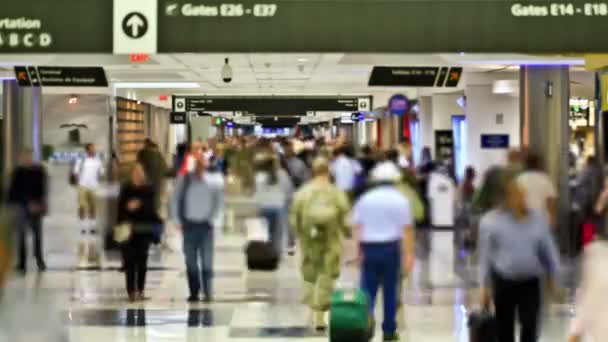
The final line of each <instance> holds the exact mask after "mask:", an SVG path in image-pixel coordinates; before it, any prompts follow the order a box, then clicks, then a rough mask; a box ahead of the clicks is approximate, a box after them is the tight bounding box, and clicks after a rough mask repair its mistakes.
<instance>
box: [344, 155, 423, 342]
mask: <svg viewBox="0 0 608 342" xmlns="http://www.w3.org/2000/svg"><path fill="white" fill-rule="evenodd" d="M400 179H401V171H400V170H399V169H398V168H397V166H395V165H394V164H393V163H381V164H379V165H378V166H376V167H375V168H374V169H373V170H372V172H371V182H372V183H374V185H375V186H374V187H373V188H372V189H371V190H369V191H368V192H366V193H365V194H363V195H362V196H361V197H360V198H359V199H358V200H357V202H356V203H355V205H354V207H353V211H352V223H353V225H354V226H355V234H356V237H357V239H358V242H359V257H360V258H361V272H362V274H361V288H362V289H363V290H364V291H365V292H366V293H367V295H368V296H369V299H370V308H369V309H370V314H371V316H372V317H373V315H374V307H375V304H376V295H377V292H378V289H379V288H380V286H382V293H383V294H384V303H383V304H384V323H383V324H382V330H383V332H384V341H398V340H399V335H398V333H397V318H396V317H397V306H398V302H399V299H398V296H399V293H400V291H399V284H400V277H401V272H402V270H403V271H405V272H408V273H409V272H410V271H411V270H412V268H413V265H414V241H415V233H414V227H413V216H412V208H411V204H410V202H409V200H408V199H407V198H406V197H405V196H404V195H403V194H402V193H401V191H400V190H399V189H398V188H397V187H396V184H397V183H398V182H399V180H400ZM372 328H373V327H372Z"/></svg>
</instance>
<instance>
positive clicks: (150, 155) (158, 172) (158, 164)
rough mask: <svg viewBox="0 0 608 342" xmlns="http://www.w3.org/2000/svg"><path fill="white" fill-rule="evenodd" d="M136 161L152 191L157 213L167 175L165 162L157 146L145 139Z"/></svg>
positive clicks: (167, 168) (167, 169) (167, 170)
mask: <svg viewBox="0 0 608 342" xmlns="http://www.w3.org/2000/svg"><path fill="white" fill-rule="evenodd" d="M137 161H138V162H139V164H140V165H141V167H143V169H144V172H145V174H146V181H147V182H148V184H149V185H150V186H152V188H153V189H154V196H155V198H154V203H155V206H156V210H157V211H158V210H160V207H161V204H162V196H163V195H164V193H165V187H166V178H167V176H168V174H169V167H168V165H167V161H166V160H165V157H164V156H163V154H162V153H161V152H160V150H159V149H158V145H157V144H156V143H155V142H153V141H152V140H150V139H146V141H145V144H144V148H143V149H142V150H141V151H139V153H138V154H137Z"/></svg>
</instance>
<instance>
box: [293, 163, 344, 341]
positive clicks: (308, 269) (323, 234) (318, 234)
mask: <svg viewBox="0 0 608 342" xmlns="http://www.w3.org/2000/svg"><path fill="white" fill-rule="evenodd" d="M330 177H331V176H330V172H329V161H328V160H327V159H324V158H317V159H315V160H314V162H313V179H312V180H311V181H309V182H308V183H305V184H304V185H303V186H302V187H301V188H300V190H299V191H298V192H296V194H295V196H294V199H293V202H292V205H291V208H290V226H291V227H292V229H294V231H295V233H296V234H297V238H298V241H300V243H301V249H302V266H301V270H302V276H303V278H304V281H305V283H306V284H305V285H306V288H305V291H306V292H305V295H304V302H305V304H307V305H308V306H309V307H310V308H311V309H312V311H313V316H314V317H313V321H314V322H313V323H314V325H315V328H316V329H317V330H324V329H325V328H326V326H327V322H326V321H325V313H326V311H327V310H329V305H330V298H331V294H332V292H333V290H334V285H335V282H336V279H337V278H338V276H339V274H340V257H341V255H342V240H343V238H344V237H345V236H348V235H350V228H349V226H348V224H347V216H348V212H349V210H350V204H349V202H348V198H347V196H346V194H345V193H344V192H342V191H341V190H340V189H338V188H337V187H336V186H335V185H333V184H331V180H330Z"/></svg>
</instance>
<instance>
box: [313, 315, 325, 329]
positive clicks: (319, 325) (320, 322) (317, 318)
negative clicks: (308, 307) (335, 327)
mask: <svg viewBox="0 0 608 342" xmlns="http://www.w3.org/2000/svg"><path fill="white" fill-rule="evenodd" d="M313 320H314V326H315V330H316V331H318V332H321V331H325V330H326V329H327V320H326V319H325V312H324V311H315V313H314V316H313Z"/></svg>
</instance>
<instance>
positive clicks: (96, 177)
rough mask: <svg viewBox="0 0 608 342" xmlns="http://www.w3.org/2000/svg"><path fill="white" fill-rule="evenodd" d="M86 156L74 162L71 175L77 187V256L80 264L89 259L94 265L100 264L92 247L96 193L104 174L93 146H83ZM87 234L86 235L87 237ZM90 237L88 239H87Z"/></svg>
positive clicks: (96, 237)
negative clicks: (78, 224) (78, 222)
mask: <svg viewBox="0 0 608 342" xmlns="http://www.w3.org/2000/svg"><path fill="white" fill-rule="evenodd" d="M85 152H86V156H85V157H84V158H82V159H79V160H78V161H76V163H75V165H74V169H73V170H72V172H73V175H74V176H75V177H76V179H77V186H78V215H79V217H80V227H81V230H80V238H81V241H80V246H79V247H78V254H79V256H80V258H81V263H85V262H86V259H90V260H92V261H94V262H95V263H99V262H100V260H99V259H100V254H99V251H98V250H97V249H96V248H95V247H94V246H96V245H97V242H98V241H99V237H98V236H97V229H96V228H97V223H96V221H95V210H96V208H95V202H96V191H97V189H98V188H99V183H100V179H101V177H102V176H103V174H104V168H103V163H102V161H101V159H99V157H97V152H96V148H95V145H94V144H86V145H85ZM87 234H88V235H87ZM88 236H90V239H88V238H87V237H88Z"/></svg>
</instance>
